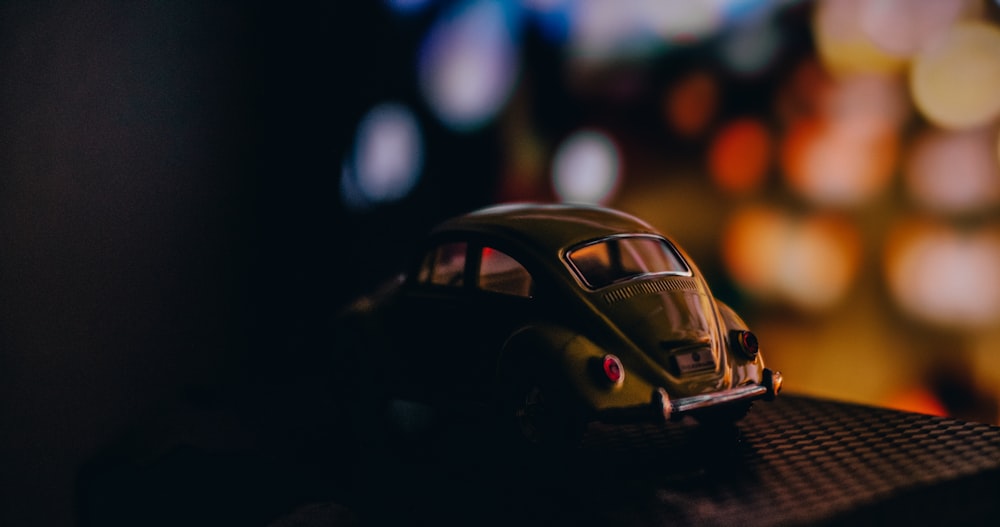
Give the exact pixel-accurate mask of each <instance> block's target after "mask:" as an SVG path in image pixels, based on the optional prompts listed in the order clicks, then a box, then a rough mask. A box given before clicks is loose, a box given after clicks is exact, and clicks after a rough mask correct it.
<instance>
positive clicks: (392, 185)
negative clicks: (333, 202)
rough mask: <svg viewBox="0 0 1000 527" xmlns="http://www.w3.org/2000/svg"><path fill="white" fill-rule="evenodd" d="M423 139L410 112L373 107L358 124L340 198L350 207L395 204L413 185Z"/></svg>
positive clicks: (387, 105)
mask: <svg viewBox="0 0 1000 527" xmlns="http://www.w3.org/2000/svg"><path fill="white" fill-rule="evenodd" d="M423 148H424V146H423V138H422V135H421V132H420V127H419V126H418V124H417V120H416V118H415V117H414V116H413V113H412V112H411V111H410V110H409V109H408V108H407V107H405V106H403V105H401V104H398V103H392V102H388V103H383V104H380V105H378V106H376V107H374V108H372V109H371V110H370V111H369V112H368V113H367V114H366V115H365V116H364V118H363V119H362V120H361V122H360V123H359V124H358V130H357V133H356V135H355V139H354V150H353V152H352V156H351V158H350V159H349V160H347V161H346V162H345V164H344V168H343V170H342V173H341V196H342V198H343V200H344V202H345V203H346V204H348V205H350V206H352V207H353V208H358V207H363V206H364V205H366V204H372V203H380V202H388V201H395V200H398V199H400V198H402V197H404V196H406V195H407V194H408V193H409V192H410V191H411V190H412V189H413V187H414V186H415V185H416V183H417V181H418V180H419V178H420V173H421V169H422V167H423V158H424V153H423Z"/></svg>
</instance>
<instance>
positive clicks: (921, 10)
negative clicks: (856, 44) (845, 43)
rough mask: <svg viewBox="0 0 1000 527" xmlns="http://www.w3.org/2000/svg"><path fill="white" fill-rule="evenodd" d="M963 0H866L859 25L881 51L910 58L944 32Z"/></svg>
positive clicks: (958, 11)
mask: <svg viewBox="0 0 1000 527" xmlns="http://www.w3.org/2000/svg"><path fill="white" fill-rule="evenodd" d="M965 3H966V2H965V0H866V1H864V2H862V3H861V4H860V5H859V13H858V16H859V19H860V26H861V29H862V30H863V32H864V34H865V36H866V37H868V38H869V39H871V41H872V42H873V43H875V45H877V46H878V47H879V49H881V50H882V51H884V52H886V53H888V54H890V55H894V56H897V57H911V56H913V55H914V54H915V53H917V52H918V51H920V49H921V48H923V47H924V46H925V45H926V44H927V43H928V42H930V41H931V40H933V39H934V38H936V37H938V36H939V35H940V34H942V33H944V32H945V31H946V30H947V29H948V28H949V27H950V26H951V25H952V24H953V23H955V21H956V20H957V19H958V17H959V15H960V14H961V13H962V9H963V4H965Z"/></svg>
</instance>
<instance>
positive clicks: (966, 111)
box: [910, 21, 1000, 128]
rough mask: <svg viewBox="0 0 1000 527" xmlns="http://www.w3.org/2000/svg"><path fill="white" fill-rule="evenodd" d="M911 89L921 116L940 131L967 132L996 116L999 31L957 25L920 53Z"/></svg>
mask: <svg viewBox="0 0 1000 527" xmlns="http://www.w3.org/2000/svg"><path fill="white" fill-rule="evenodd" d="M910 91H911V92H912V94H913V100H914V103H915V104H916V105H917V108H918V109H919V110H920V111H921V113H922V114H923V115H924V116H926V117H927V118H928V119H930V120H931V121H933V122H934V123H935V124H937V125H939V126H942V127H945V128H971V127H975V126H979V125H983V124H986V123H989V122H990V121H991V120H993V119H995V118H996V117H997V116H998V115H1000V96H998V94H1000V29H998V28H997V27H996V26H994V25H991V24H988V23H986V22H981V21H967V22H961V23H959V24H956V25H955V26H953V27H952V29H951V30H950V31H948V32H946V33H945V34H943V35H942V36H941V37H940V38H938V39H936V40H935V41H934V42H932V43H931V44H929V45H928V46H927V47H925V48H924V50H923V51H922V52H920V53H919V54H918V55H917V56H916V57H915V58H914V61H913V67H912V69H911V72H910Z"/></svg>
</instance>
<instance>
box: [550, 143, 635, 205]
mask: <svg viewBox="0 0 1000 527" xmlns="http://www.w3.org/2000/svg"><path fill="white" fill-rule="evenodd" d="M620 170H621V160H620V159H619V153H618V148H617V147H616V146H615V144H614V142H613V141H612V140H611V139H610V138H609V137H608V136H607V135H605V134H604V133H602V132H598V131H595V130H583V131H578V132H576V133H574V134H573V135H572V136H570V137H569V138H567V139H566V140H565V141H564V142H563V143H562V145H560V146H559V149H558V150H557V151H556V154H555V158H554V160H553V163H552V185H553V188H554V189H555V192H556V196H557V197H558V198H559V200H560V201H564V202H573V203H607V202H608V201H609V200H610V199H611V198H612V196H613V194H614V191H615V190H616V188H617V186H618V182H619V177H620Z"/></svg>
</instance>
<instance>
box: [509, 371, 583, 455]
mask: <svg viewBox="0 0 1000 527" xmlns="http://www.w3.org/2000/svg"><path fill="white" fill-rule="evenodd" d="M522 371H524V370H522ZM526 371H532V370H530V369H528V370H526ZM507 384H508V385H507V390H506V396H505V398H504V399H505V400H504V403H503V404H502V406H501V410H500V411H501V416H500V417H501V418H500V425H501V426H502V427H503V428H505V429H506V432H505V433H504V434H502V435H503V436H506V437H507V438H508V439H509V440H510V441H511V442H512V443H513V444H514V445H515V446H516V447H519V449H521V450H528V451H534V452H546V453H552V452H565V451H569V450H572V449H575V448H576V447H577V446H579V443H580V440H581V438H582V437H583V433H584V430H585V426H586V425H585V422H584V420H583V419H582V418H581V417H580V412H579V410H578V408H577V405H574V404H573V402H572V397H570V396H569V394H568V393H567V390H565V389H564V388H563V387H562V386H560V383H557V382H555V381H553V380H552V379H543V378H542V377H540V376H530V377H529V376H524V377H520V378H517V379H514V380H512V381H511V382H509V383H507Z"/></svg>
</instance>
